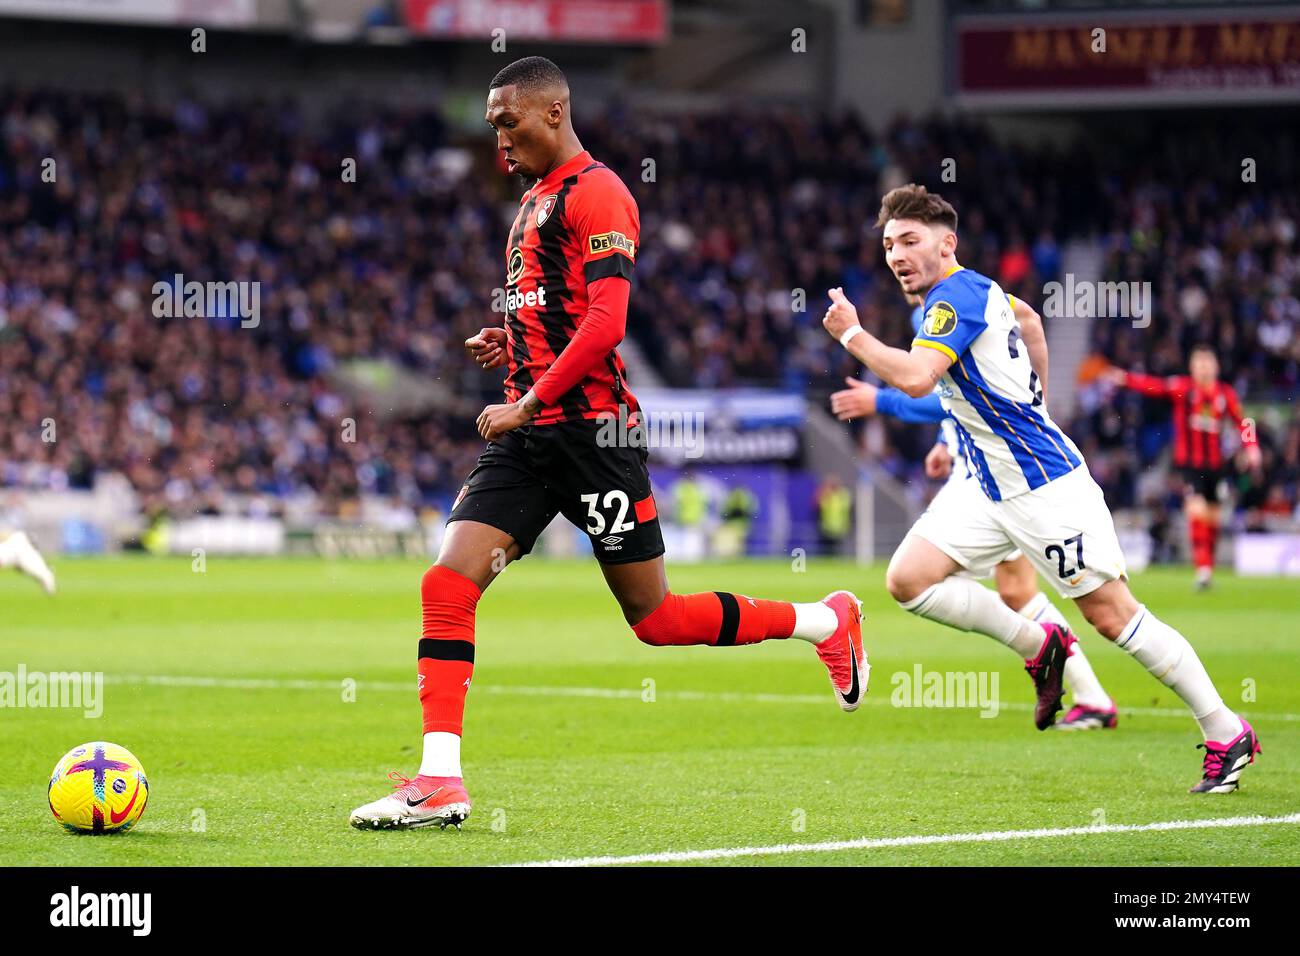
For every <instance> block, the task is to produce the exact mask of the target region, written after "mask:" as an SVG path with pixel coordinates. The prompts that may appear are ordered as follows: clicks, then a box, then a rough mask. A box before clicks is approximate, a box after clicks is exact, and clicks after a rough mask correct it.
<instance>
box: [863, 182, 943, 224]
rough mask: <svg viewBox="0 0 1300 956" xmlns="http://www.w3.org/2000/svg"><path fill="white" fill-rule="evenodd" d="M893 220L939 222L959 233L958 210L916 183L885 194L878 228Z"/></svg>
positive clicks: (878, 218)
mask: <svg viewBox="0 0 1300 956" xmlns="http://www.w3.org/2000/svg"><path fill="white" fill-rule="evenodd" d="M891 219H916V220H918V221H919V222H924V223H926V224H930V223H936V222H937V223H941V224H943V225H945V226H947V227H948V228H949V229H951V230H952V231H953V232H956V231H957V210H956V209H953V208H952V203H950V202H948V200H946V199H944V198H943V197H942V196H940V195H939V194H938V193H932V192H930V191H929V190H928V189H926V188H925V187H924V186H918V185H917V184H916V183H908V184H907V185H906V186H899V187H898V188H897V189H891V190H890V191H889V192H887V193H885V198H884V199H882V200H881V201H880V215H879V216H877V217H876V226H877V227H880V226H883V225H884V224H885V223H887V222H889V220H891Z"/></svg>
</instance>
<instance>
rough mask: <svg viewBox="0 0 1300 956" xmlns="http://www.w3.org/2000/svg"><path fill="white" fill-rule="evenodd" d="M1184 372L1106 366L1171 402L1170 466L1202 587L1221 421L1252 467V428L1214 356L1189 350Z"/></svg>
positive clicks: (1220, 471)
mask: <svg viewBox="0 0 1300 956" xmlns="http://www.w3.org/2000/svg"><path fill="white" fill-rule="evenodd" d="M1188 370H1189V371H1190V372H1191V374H1190V375H1172V376H1170V377H1168V378H1162V377H1159V376H1155V375H1139V374H1138V373H1136V372H1126V371H1124V370H1123V369H1120V368H1112V369H1111V370H1110V371H1109V372H1108V373H1107V378H1108V379H1109V380H1110V381H1111V382H1113V383H1114V384H1116V385H1121V386H1123V387H1124V388H1130V389H1133V390H1134V391H1136V392H1140V393H1141V394H1143V395H1148V396H1150V397H1152V398H1167V399H1169V400H1170V401H1171V402H1173V405H1174V459H1173V462H1174V468H1176V469H1177V471H1178V474H1179V476H1180V477H1181V478H1182V480H1183V489H1184V491H1183V494H1184V498H1183V508H1184V510H1185V511H1186V513H1187V525H1188V533H1189V534H1190V536H1191V541H1192V560H1193V562H1194V563H1195V565H1196V584H1197V586H1198V587H1200V588H1207V587H1209V585H1210V581H1211V579H1212V577H1213V575H1214V549H1215V545H1216V543H1217V541H1218V536H1219V485H1220V483H1221V481H1222V479H1223V478H1224V477H1225V471H1224V459H1223V424H1224V419H1228V418H1230V419H1231V420H1232V421H1233V423H1234V424H1235V425H1236V427H1237V429H1238V432H1239V434H1240V435H1241V440H1242V444H1243V445H1244V446H1245V448H1246V455H1247V460H1248V462H1249V463H1250V466H1251V467H1252V468H1258V467H1259V465H1260V451H1259V441H1258V439H1257V438H1256V436H1255V433H1254V429H1251V428H1246V427H1244V425H1243V419H1242V416H1241V402H1240V401H1238V399H1237V392H1236V390H1235V389H1233V387H1232V386H1231V385H1229V384H1228V383H1226V382H1221V381H1219V360H1218V357H1217V356H1215V354H1214V351H1213V350H1212V349H1211V348H1209V347H1208V346H1205V345H1199V346H1197V347H1196V348H1194V349H1193V350H1192V355H1191V361H1190V365H1189V369H1188Z"/></svg>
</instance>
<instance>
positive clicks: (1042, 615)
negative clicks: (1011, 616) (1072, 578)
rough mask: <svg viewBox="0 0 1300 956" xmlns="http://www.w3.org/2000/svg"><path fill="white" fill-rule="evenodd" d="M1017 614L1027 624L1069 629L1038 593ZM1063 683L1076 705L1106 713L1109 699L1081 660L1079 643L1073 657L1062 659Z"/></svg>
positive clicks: (1044, 595)
mask: <svg viewBox="0 0 1300 956" xmlns="http://www.w3.org/2000/svg"><path fill="white" fill-rule="evenodd" d="M1020 613H1021V615H1023V616H1024V617H1027V618H1029V619H1030V620H1031V621H1047V622H1048V623H1050V624H1057V625H1060V626H1061V627H1069V626H1070V625H1069V624H1067V623H1066V620H1065V615H1063V614H1062V613H1061V611H1060V609H1059V608H1057V606H1056V605H1055V604H1053V603H1052V602H1051V601H1049V600H1048V599H1047V595H1046V594H1044V593H1043V592H1042V591H1039V592H1038V593H1037V594H1035V595H1034V596H1033V597H1032V598H1030V599H1029V603H1028V604H1026V605H1025V606H1024V607H1022V608H1021V609H1020ZM1065 683H1066V684H1067V685H1069V688H1070V690H1071V692H1072V693H1073V694H1074V702H1075V703H1076V704H1082V705H1083V706H1084V707H1092V708H1094V709H1096V710H1109V709H1110V706H1111V699H1110V695H1109V694H1107V693H1106V691H1105V690H1103V689H1102V686H1101V681H1099V680H1097V675H1096V674H1095V673H1093V670H1092V665H1091V664H1090V663H1088V658H1087V657H1085V656H1084V653H1083V645H1082V643H1076V644H1075V645H1074V650H1073V653H1071V654H1070V656H1069V657H1067V658H1066V659H1065Z"/></svg>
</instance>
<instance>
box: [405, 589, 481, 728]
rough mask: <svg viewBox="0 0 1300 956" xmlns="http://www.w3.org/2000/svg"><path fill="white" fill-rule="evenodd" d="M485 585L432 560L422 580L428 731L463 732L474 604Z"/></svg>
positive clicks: (422, 681)
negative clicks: (482, 586)
mask: <svg viewBox="0 0 1300 956" xmlns="http://www.w3.org/2000/svg"><path fill="white" fill-rule="evenodd" d="M482 593H483V592H482V591H480V590H479V589H478V586H477V585H475V584H474V582H473V581H471V580H470V579H469V578H467V577H464V576H463V575H460V574H457V573H456V572H455V571H452V570H450V569H449V568H444V567H441V566H440V565H436V564H435V565H434V566H433V567H431V568H429V570H428V571H426V572H425V573H424V579H423V580H422V581H421V582H420V599H421V603H422V604H423V606H424V632H423V633H424V636H423V637H421V638H420V654H419V662H418V666H419V673H420V677H419V688H420V708H421V710H423V711H424V732H425V733H426V734H428V733H432V732H434V731H445V732H447V733H452V734H459V733H460V732H461V722H462V721H463V720H464V717H465V695H466V694H467V693H469V681H470V675H471V674H473V673H474V609H475V608H476V607H477V606H478V599H479V598H480V597H481V596H482Z"/></svg>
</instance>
